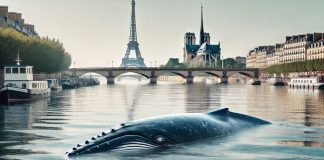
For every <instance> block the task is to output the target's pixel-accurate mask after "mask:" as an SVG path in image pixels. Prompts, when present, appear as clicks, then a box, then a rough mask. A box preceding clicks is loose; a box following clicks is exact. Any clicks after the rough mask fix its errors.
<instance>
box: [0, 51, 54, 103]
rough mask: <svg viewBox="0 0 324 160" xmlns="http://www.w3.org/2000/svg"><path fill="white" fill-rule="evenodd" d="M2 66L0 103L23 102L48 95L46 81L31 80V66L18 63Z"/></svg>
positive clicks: (48, 90) (18, 61)
mask: <svg viewBox="0 0 324 160" xmlns="http://www.w3.org/2000/svg"><path fill="white" fill-rule="evenodd" d="M16 61H17V65H12V66H5V67H4V84H3V85H2V86H1V87H0V103H2V104H8V103H11V102H24V101H31V100H34V99H40V98H45V97H49V96H50V89H49V88H48V84H47V81H34V80H33V67H32V66H27V65H26V66H24V65H20V60H19V56H18V58H17V60H16Z"/></svg>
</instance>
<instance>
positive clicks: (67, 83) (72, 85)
mask: <svg viewBox="0 0 324 160" xmlns="http://www.w3.org/2000/svg"><path fill="white" fill-rule="evenodd" d="M61 84H62V88H63V89H76V88H79V84H78V83H76V82H74V81H73V80H71V79H62V80H61Z"/></svg>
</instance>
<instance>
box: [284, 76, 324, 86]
mask: <svg viewBox="0 0 324 160" xmlns="http://www.w3.org/2000/svg"><path fill="white" fill-rule="evenodd" d="M288 85H289V86H290V87H291V88H307V89H324V76H318V77H299V78H292V79H291V80H290V82H289V83H288Z"/></svg>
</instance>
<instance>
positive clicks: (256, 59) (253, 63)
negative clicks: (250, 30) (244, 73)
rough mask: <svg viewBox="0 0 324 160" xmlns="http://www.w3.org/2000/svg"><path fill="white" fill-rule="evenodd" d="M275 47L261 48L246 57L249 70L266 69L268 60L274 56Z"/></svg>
mask: <svg viewBox="0 0 324 160" xmlns="http://www.w3.org/2000/svg"><path fill="white" fill-rule="evenodd" d="M274 49H275V46H259V47H257V48H255V49H254V50H251V51H250V52H249V54H248V56H247V57H246V67H247V68H266V67H267V66H268V59H269V58H272V57H273V55H274Z"/></svg>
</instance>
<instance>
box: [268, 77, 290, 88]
mask: <svg viewBox="0 0 324 160" xmlns="http://www.w3.org/2000/svg"><path fill="white" fill-rule="evenodd" d="M268 83H270V84H271V85H274V86H285V85H286V84H285V81H284V79H283V78H282V77H275V78H270V79H268Z"/></svg>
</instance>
